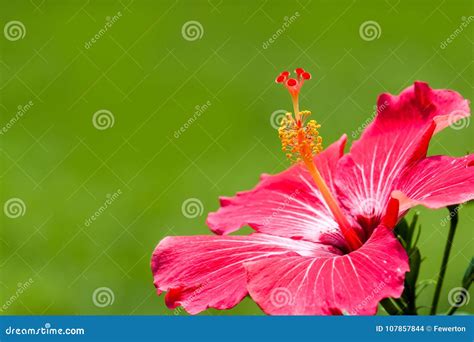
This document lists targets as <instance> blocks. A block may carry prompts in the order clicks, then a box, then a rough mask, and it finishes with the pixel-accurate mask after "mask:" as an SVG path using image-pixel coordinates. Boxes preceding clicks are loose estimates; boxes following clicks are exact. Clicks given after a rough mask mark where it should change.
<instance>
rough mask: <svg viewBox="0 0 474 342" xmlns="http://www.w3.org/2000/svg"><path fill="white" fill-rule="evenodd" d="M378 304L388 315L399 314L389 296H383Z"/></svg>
mask: <svg viewBox="0 0 474 342" xmlns="http://www.w3.org/2000/svg"><path fill="white" fill-rule="evenodd" d="M380 305H382V307H383V308H384V309H385V311H387V313H388V314H389V315H400V311H399V310H398V308H397V307H396V306H395V304H394V303H393V301H392V299H391V298H384V299H382V300H381V301H380Z"/></svg>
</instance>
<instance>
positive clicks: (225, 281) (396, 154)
mask: <svg viewBox="0 0 474 342" xmlns="http://www.w3.org/2000/svg"><path fill="white" fill-rule="evenodd" d="M296 74H297V76H296V78H289V77H290V75H289V73H288V72H283V73H281V74H280V75H279V76H278V78H277V80H276V81H277V82H278V83H283V84H284V85H285V86H286V87H287V88H288V90H289V92H290V94H291V97H292V100H293V107H294V115H292V114H290V113H288V114H287V116H286V118H285V119H283V120H282V125H281V128H280V129H279V134H280V138H281V140H282V146H283V150H284V151H286V153H287V156H288V157H289V158H290V159H292V160H293V161H294V162H295V165H293V166H292V167H290V168H289V169H287V170H285V171H283V172H282V173H280V174H277V175H272V176H271V175H263V176H262V177H261V180H260V182H259V184H258V185H257V186H256V187H255V188H254V189H253V190H250V191H245V192H240V193H238V194H237V195H236V196H235V197H231V198H228V197H223V198H221V199H220V203H221V208H220V209H219V210H218V211H217V212H215V213H211V214H209V216H208V219H207V224H208V225H209V227H210V228H211V230H212V231H213V232H214V233H215V234H216V235H206V236H182V237H166V238H165V239H163V240H162V241H161V242H160V243H159V244H158V246H157V247H156V249H155V251H154V253H153V257H152V261H151V266H152V272H153V276H154V285H155V286H156V288H157V291H158V294H160V293H161V292H162V291H167V293H166V296H165V301H166V304H167V306H168V307H169V308H176V307H177V306H183V307H184V309H185V310H186V311H188V312H189V313H191V314H196V313H199V312H201V311H203V310H205V309H207V308H216V309H229V308H232V307H233V306H235V305H237V304H238V303H239V302H240V301H241V300H242V299H243V298H244V297H245V296H247V295H250V297H251V298H252V299H253V300H254V301H255V302H256V303H257V304H258V305H259V306H260V307H261V308H262V310H263V311H264V312H265V313H267V314H284V315H288V314H296V315H326V314H361V315H367V314H375V313H376V310H377V305H378V303H379V302H380V301H381V300H382V299H384V298H387V297H395V298H397V297H399V296H400V295H401V294H402V292H403V288H404V278H405V273H406V272H407V271H408V270H409V265H408V256H407V254H406V252H405V250H404V248H403V247H402V245H401V244H400V242H399V241H398V240H397V238H396V237H395V236H394V234H393V232H392V230H393V228H394V226H395V225H396V223H397V221H398V220H399V219H400V218H401V217H402V216H403V215H404V214H405V213H406V212H407V211H408V209H410V208H411V207H413V206H415V205H420V204H421V205H424V206H426V207H429V208H441V207H445V206H448V205H453V204H457V203H461V202H465V201H468V200H470V199H472V198H473V197H474V195H473V194H474V168H472V167H471V166H472V165H473V164H474V156H473V155H468V156H465V157H461V158H454V157H449V156H430V157H427V156H426V153H427V149H428V145H429V141H430V139H431V138H432V136H433V135H434V134H436V133H437V132H439V131H441V130H442V129H443V128H445V127H447V126H448V125H450V124H452V123H454V122H456V121H458V120H461V119H463V118H465V117H467V116H469V115H470V113H469V104H468V101H467V100H465V99H463V98H462V97H461V96H460V95H459V94H458V93H456V92H453V91H450V90H433V89H431V88H430V87H429V86H428V85H427V84H426V83H422V82H415V84H414V85H413V86H411V87H409V88H407V89H405V90H404V91H403V92H402V93H401V94H400V95H398V96H393V95H390V94H382V95H380V96H379V98H378V102H377V115H376V117H375V120H374V121H373V122H372V123H371V124H370V125H369V126H368V127H367V128H366V129H365V130H364V132H363V134H362V136H361V138H360V139H359V140H357V141H355V142H354V143H353V144H352V147H351V149H350V152H349V153H347V154H344V146H345V143H346V140H347V139H346V136H345V135H343V136H342V137H341V138H340V139H339V140H338V141H336V142H335V143H333V144H332V145H330V146H329V147H328V148H327V149H325V150H324V151H322V147H321V146H322V145H321V144H322V139H321V138H320V137H319V133H318V128H319V125H318V124H317V123H316V121H314V120H308V117H309V115H310V113H309V112H307V111H300V110H299V104H298V94H299V91H300V89H301V86H302V85H303V83H304V81H305V80H308V79H310V78H311V75H310V74H309V73H307V72H305V71H304V70H303V69H297V70H296ZM245 225H248V226H250V227H252V228H253V229H254V230H255V233H252V234H250V235H248V236H235V235H233V236H229V235H228V234H229V233H232V232H234V231H236V230H238V229H239V228H241V227H243V226H245Z"/></svg>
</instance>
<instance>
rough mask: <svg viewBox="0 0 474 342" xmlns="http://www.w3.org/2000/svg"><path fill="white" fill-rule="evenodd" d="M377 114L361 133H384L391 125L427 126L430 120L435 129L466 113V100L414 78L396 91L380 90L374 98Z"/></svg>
mask: <svg viewBox="0 0 474 342" xmlns="http://www.w3.org/2000/svg"><path fill="white" fill-rule="evenodd" d="M377 113H378V115H377V117H376V118H375V120H374V122H373V123H372V124H371V125H370V126H369V127H368V128H367V129H366V131H365V132H364V135H366V134H370V135H377V134H385V132H387V131H390V129H391V127H392V126H393V125H395V126H399V125H400V124H401V125H403V126H407V124H409V125H415V126H418V127H420V128H422V127H426V126H427V125H428V126H429V125H430V124H431V122H432V121H433V120H434V121H435V123H436V129H435V133H437V132H439V131H441V130H442V129H444V128H446V127H447V126H449V125H452V124H454V123H456V122H457V121H459V120H462V119H464V118H466V117H468V116H469V115H470V109H469V101H468V100H466V99H464V98H463V97H462V96H461V95H460V94H459V93H457V92H455V91H452V90H448V89H431V88H430V86H429V85H428V83H425V82H415V83H414V85H413V86H410V87H408V88H406V89H405V90H404V91H403V92H402V93H401V94H400V95H398V96H394V95H391V94H388V93H384V94H381V95H380V96H379V98H378V99H377Z"/></svg>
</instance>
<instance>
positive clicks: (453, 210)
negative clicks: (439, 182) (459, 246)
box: [430, 205, 458, 315]
mask: <svg viewBox="0 0 474 342" xmlns="http://www.w3.org/2000/svg"><path fill="white" fill-rule="evenodd" d="M448 210H449V216H450V217H451V224H450V225H449V233H448V238H447V240H446V246H445V247H444V254H443V260H442V261H441V268H440V269H439V274H438V279H437V281H436V289H435V293H434V295H433V303H432V304H431V311H430V315H436V310H437V308H438V302H439V296H440V295H441V288H442V287H443V281H444V276H445V274H446V269H447V267H448V260H449V253H450V252H451V247H452V245H453V239H454V233H455V232H456V227H457V225H458V206H457V205H452V206H449V207H448Z"/></svg>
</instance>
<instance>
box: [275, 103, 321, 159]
mask: <svg viewBox="0 0 474 342" xmlns="http://www.w3.org/2000/svg"><path fill="white" fill-rule="evenodd" d="M310 114H311V112H309V111H302V112H300V113H299V117H300V118H301V119H300V120H295V119H294V118H293V115H292V114H291V113H286V116H285V117H284V118H283V119H282V120H281V124H280V128H279V129H278V134H279V136H280V140H281V146H282V151H283V152H285V153H286V157H287V158H288V159H289V160H290V161H291V162H292V163H298V162H300V161H302V160H304V159H305V158H311V157H312V156H313V155H315V154H318V153H319V152H321V151H322V150H323V146H322V142H323V139H322V138H321V136H320V135H319V131H318V129H319V128H320V127H321V125H319V124H318V123H317V122H316V120H309V121H308V122H307V123H305V122H304V121H305V119H306V118H307V117H308V116H309V115H310Z"/></svg>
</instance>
